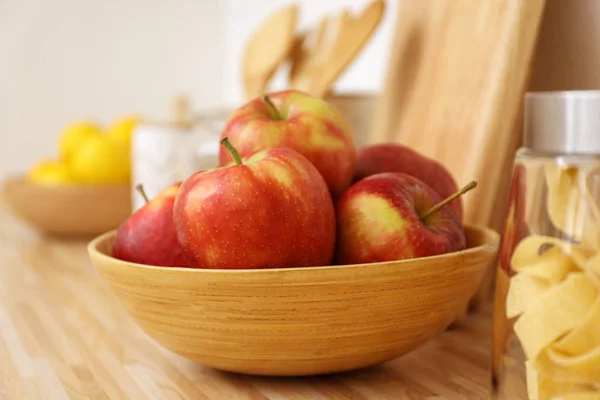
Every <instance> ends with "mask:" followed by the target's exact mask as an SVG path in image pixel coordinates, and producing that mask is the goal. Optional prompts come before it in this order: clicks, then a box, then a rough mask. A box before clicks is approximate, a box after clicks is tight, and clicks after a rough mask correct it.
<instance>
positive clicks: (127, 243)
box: [112, 182, 189, 267]
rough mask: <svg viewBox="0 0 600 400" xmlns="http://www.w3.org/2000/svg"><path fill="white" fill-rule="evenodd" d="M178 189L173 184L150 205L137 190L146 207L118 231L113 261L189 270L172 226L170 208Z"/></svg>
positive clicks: (176, 185)
mask: <svg viewBox="0 0 600 400" xmlns="http://www.w3.org/2000/svg"><path fill="white" fill-rule="evenodd" d="M179 186H180V182H178V183H176V184H173V185H172V186H170V187H168V188H166V189H165V190H163V191H161V192H160V193H159V194H158V195H157V196H156V197H154V198H153V199H152V200H150V201H148V198H147V197H146V194H145V193H144V191H143V188H141V186H140V187H139V189H138V190H140V192H141V193H142V195H143V196H144V198H145V199H146V204H145V205H144V206H142V207H141V208H140V209H139V210H137V211H136V212H135V213H134V214H133V215H132V216H131V217H129V218H128V219H127V220H126V221H125V222H124V223H123V224H121V226H120V227H119V229H118V230H117V234H116V236H115V240H114V243H113V249H112V255H113V257H115V258H118V259H120V260H123V261H130V262H135V263H138V264H147V265H157V266H162V267H187V266H189V263H188V262H187V260H186V259H185V256H184V254H183V249H182V248H181V246H180V244H179V242H178V240H177V235H176V233H175V226H174V224H173V204H174V203H175V195H176V194H177V191H178V189H179Z"/></svg>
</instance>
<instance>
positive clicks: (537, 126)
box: [524, 90, 600, 154]
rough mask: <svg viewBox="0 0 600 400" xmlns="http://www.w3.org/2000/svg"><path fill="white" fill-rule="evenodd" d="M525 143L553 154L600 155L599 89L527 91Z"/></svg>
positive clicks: (526, 145)
mask: <svg viewBox="0 0 600 400" xmlns="http://www.w3.org/2000/svg"><path fill="white" fill-rule="evenodd" d="M524 145H525V147H529V148H531V149H534V150H539V151H544V152H551V153H568V154H600V90H577V91H557V92H529V93H527V94H526V95H525V126H524Z"/></svg>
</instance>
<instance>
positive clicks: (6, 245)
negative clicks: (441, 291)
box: [0, 201, 491, 400]
mask: <svg viewBox="0 0 600 400" xmlns="http://www.w3.org/2000/svg"><path fill="white" fill-rule="evenodd" d="M85 245H86V242H83V241H59V240H52V239H46V238H43V237H41V236H40V235H38V234H37V233H36V232H35V231H34V230H32V229H31V228H29V227H27V226H26V225H25V224H23V223H22V222H20V221H18V220H17V219H16V218H15V217H14V216H12V215H11V214H10V213H9V212H8V210H7V209H6V207H5V206H4V205H3V204H2V202H1V201H0V399H10V400H13V399H14V400H25V399H43V400H52V399H135V400H144V399H159V400H168V399H193V400H196V399H226V400H227V399H252V400H259V399H260V400H266V399H277V400H280V399H311V400H312V399H322V400H325V399H327V400H328V399H357V400H361V399H394V400H396V399H417V400H423V399H437V400H441V399H448V400H457V399H488V398H489V384H488V382H489V372H488V364H489V343H490V328H491V323H490V310H491V307H489V306H487V307H485V308H484V310H483V311H482V312H480V313H478V314H477V315H471V316H469V318H468V319H467V320H466V321H465V322H464V323H463V324H461V326H459V327H457V328H455V329H453V330H451V331H448V332H444V333H443V334H441V335H440V336H439V337H438V338H436V339H434V340H433V341H431V342H429V343H428V344H426V345H424V346H423V347H421V348H420V349H418V350H416V351H414V352H412V353H410V354H408V355H406V356H405V357H401V358H398V359H396V360H393V361H391V362H388V363H385V364H382V365H379V366H376V367H372V368H369V369H366V370H362V371H356V372H351V373H345V374H340V375H335V376H328V377H314V378H285V379H275V378H259V377H249V376H240V375H235V374H231V373H224V372H219V371H215V370H212V369H210V368H206V367H203V366H201V365H198V364H195V363H193V362H191V361H187V360H185V359H183V358H181V357H179V356H177V355H175V354H173V353H170V352H169V351H167V350H165V349H163V348H161V347H160V346H159V345H157V344H156V343H155V342H153V341H152V340H151V339H150V338H148V337H147V336H146V335H145V334H144V333H143V332H142V331H141V330H140V329H139V328H138V327H137V326H136V325H135V324H134V322H133V321H132V320H131V319H130V318H129V317H128V315H127V314H126V313H125V311H124V310H123V309H122V308H121V306H120V305H119V304H118V303H117V302H116V300H114V298H113V297H112V295H111V293H110V292H109V291H108V290H107V288H106V287H105V286H104V285H103V283H102V282H101V281H100V280H99V278H98V277H97V275H96V273H95V271H94V270H93V269H92V266H91V264H90V261H89V259H88V256H87V253H86V248H85Z"/></svg>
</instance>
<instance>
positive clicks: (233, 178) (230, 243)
mask: <svg viewBox="0 0 600 400" xmlns="http://www.w3.org/2000/svg"><path fill="white" fill-rule="evenodd" d="M174 221H175V229H176V231H177V234H178V238H179V242H180V243H181V245H182V247H183V249H184V251H185V254H186V256H187V258H188V259H189V260H190V262H191V263H192V265H193V266H195V267H199V268H209V269H253V268H291V267H310V266H318V265H330V264H331V262H332V259H333V252H334V250H335V211H334V208H333V202H332V200H331V196H330V195H329V191H328V190H327V185H326V184H325V181H324V180H323V177H322V176H321V175H320V174H319V172H318V171H317V169H316V168H315V167H314V166H313V165H312V164H311V163H310V161H308V160H307V159H306V158H305V157H304V156H302V155H301V154H300V153H298V152H296V151H294V150H292V149H288V148H275V149H267V150H263V151H260V152H258V153H256V154H254V155H253V156H251V157H246V158H245V159H244V163H243V164H241V165H236V164H233V163H232V164H230V165H229V166H225V167H222V168H217V169H212V170H205V171H200V172H197V173H195V174H193V175H191V176H190V177H189V178H187V179H186V180H185V181H184V182H183V184H182V185H181V188H180V190H179V193H178V195H177V198H176V200H175V207H174Z"/></svg>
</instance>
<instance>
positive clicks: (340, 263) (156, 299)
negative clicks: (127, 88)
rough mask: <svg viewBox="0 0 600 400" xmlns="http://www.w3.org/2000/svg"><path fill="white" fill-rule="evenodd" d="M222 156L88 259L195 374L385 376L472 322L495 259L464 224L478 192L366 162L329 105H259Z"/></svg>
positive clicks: (479, 232)
mask: <svg viewBox="0 0 600 400" xmlns="http://www.w3.org/2000/svg"><path fill="white" fill-rule="evenodd" d="M307 135H308V137H307ZM261 138H262V140H264V142H261ZM221 144H222V146H221V153H220V162H219V164H220V167H218V168H215V169H209V170H203V171H198V172H196V173H194V174H192V175H191V176H189V177H188V178H186V179H185V180H184V181H183V182H178V183H175V184H173V186H172V187H170V188H167V189H165V190H164V191H163V192H162V193H160V194H159V195H158V196H156V197H155V198H153V199H150V201H148V203H147V204H146V205H145V206H143V207H142V208H140V209H139V210H138V211H137V212H136V213H134V214H133V215H132V216H131V217H130V218H128V220H127V221H126V222H125V223H123V224H122V225H121V226H120V227H119V229H117V230H116V231H111V232H108V233H106V234H103V235H101V236H99V237H98V238H96V239H94V240H93V241H92V242H91V243H90V244H89V246H88V252H89V254H90V258H91V260H92V263H93V264H94V265H95V267H96V269H97V270H98V272H99V275H100V276H101V277H102V279H104V280H105V281H106V283H107V284H108V286H109V287H110V288H111V289H112V291H113V293H114V294H115V295H116V298H117V299H118V300H119V301H120V302H121V303H122V304H123V306H124V307H125V309H126V310H127V311H128V312H129V314H130V315H131V316H132V317H133V319H134V320H135V321H137V323H138V324H139V325H140V326H141V327H142V329H144V330H145V331H146V333H148V335H150V336H151V337H152V338H154V339H155V340H156V341H157V342H158V343H160V344H161V345H163V346H164V347H166V348H167V349H170V350H172V351H174V352H175V353H178V354H180V355H182V356H184V357H187V358H189V359H191V360H196V361H198V362H200V363H203V364H205V365H208V366H212V367H215V368H218V369H222V370H227V371H233V372H240V373H247V374H256V375H273V376H302V375H315V374H325V373H334V372H341V371H348V370H353V369H357V368H361V367H367V366H370V365H374V364H377V363H381V362H385V361H387V360H391V359H393V358H395V357H398V356H401V355H402V354H405V353H407V352H409V351H411V350H413V349H415V348H417V347H418V346H420V345H422V344H423V343H425V342H426V341H427V340H429V339H430V338H432V337H433V336H434V335H436V334H437V333H439V332H441V331H443V330H444V329H445V328H446V327H448V325H449V324H450V323H452V322H453V321H454V320H455V319H456V318H457V316H460V315H462V314H463V313H464V311H465V309H466V307H467V305H468V303H469V300H470V299H471V297H472V295H473V294H474V293H475V291H476V290H477V288H478V285H479V283H480V281H481V279H482V277H483V275H484V274H485V272H486V270H487V269H488V268H489V266H490V265H491V263H492V262H493V261H494V260H495V257H496V252H497V249H498V242H499V238H498V234H497V233H495V232H494V231H492V230H489V229H486V228H482V227H474V226H464V225H463V224H462V222H461V214H462V207H461V203H460V200H461V199H460V197H459V196H460V195H461V194H463V193H465V192H466V191H467V190H469V189H471V188H473V187H474V186H475V185H474V184H470V185H467V186H466V187H465V188H463V189H461V190H458V189H457V188H456V184H455V183H454V182H453V181H452V180H451V177H449V175H448V174H447V172H446V171H445V170H444V169H443V168H441V167H440V166H439V165H437V164H436V163H435V162H434V161H432V160H427V159H425V158H420V157H421V156H419V155H418V154H417V153H414V152H412V150H410V149H406V148H403V147H401V146H400V147H398V146H396V145H390V146H384V147H374V148H369V149H367V150H368V151H364V152H363V151H362V150H361V151H360V152H359V153H358V156H357V154H356V148H355V144H354V142H353V139H352V134H351V132H348V125H347V123H346V122H345V119H344V117H343V115H342V114H341V113H340V112H339V110H338V109H337V108H336V107H334V106H332V105H331V104H330V103H328V102H326V101H323V100H321V99H317V98H312V97H310V96H308V95H306V94H303V93H298V92H292V91H286V92H282V93H274V94H270V95H268V96H265V97H264V98H258V99H256V100H254V101H252V102H250V103H248V104H246V105H244V106H243V107H241V108H240V109H238V110H236V111H235V112H234V113H233V115H232V116H231V117H230V119H229V122H228V123H227V125H226V127H225V130H224V131H223V137H222V140H221ZM380 153H381V154H380ZM398 153H400V154H402V156H401V157H400V158H401V159H402V160H403V161H402V160H401V162H399V161H398V157H399V156H398ZM374 154H380V156H374ZM382 160H383V161H382ZM385 160H387V161H385ZM384 161H385V162H384ZM415 163H417V164H418V163H421V166H423V167H425V166H426V167H427V168H426V171H429V172H430V174H432V176H428V175H427V174H426V173H423V171H421V170H420V169H418V168H417V170H414V164H415ZM411 168H412V169H413V170H412V174H409V172H411ZM403 169H406V171H404V172H403ZM415 175H420V178H419V177H416V176H415ZM431 179H434V182H432V183H431V184H428V183H426V182H425V181H426V180H430V181H431ZM439 182H444V184H443V185H442V184H440V183H439ZM435 183H437V184H435ZM433 186H435V187H436V188H437V189H434V188H433ZM452 187H454V189H452ZM446 191H450V193H452V191H455V192H456V193H454V194H451V195H447V193H446ZM442 192H444V193H443V194H442Z"/></svg>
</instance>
